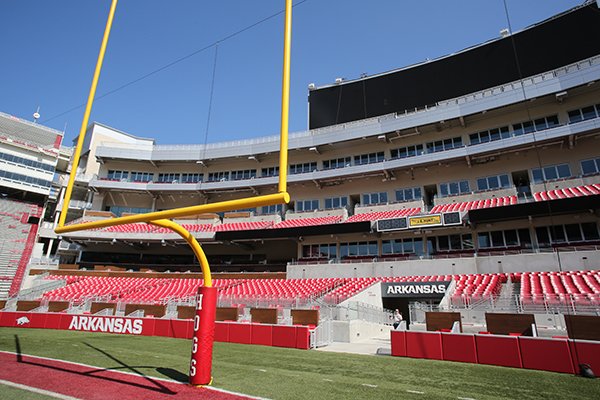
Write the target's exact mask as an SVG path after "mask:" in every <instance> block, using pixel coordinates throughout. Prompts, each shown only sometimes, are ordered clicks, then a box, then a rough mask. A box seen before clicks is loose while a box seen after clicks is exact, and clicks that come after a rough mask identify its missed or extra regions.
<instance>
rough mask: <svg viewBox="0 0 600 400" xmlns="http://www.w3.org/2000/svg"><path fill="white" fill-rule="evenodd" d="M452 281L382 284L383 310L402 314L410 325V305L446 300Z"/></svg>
mask: <svg viewBox="0 0 600 400" xmlns="http://www.w3.org/2000/svg"><path fill="white" fill-rule="evenodd" d="M449 286H450V281H437V282H394V283H392V282H385V283H382V284H381V300H382V301H383V308H387V309H389V310H395V309H396V308H397V309H399V310H400V312H401V313H402V317H403V319H404V320H405V321H406V324H407V326H408V324H410V319H411V315H410V310H409V305H410V304H412V303H416V302H421V303H429V304H432V303H436V304H439V302H440V301H441V300H442V299H443V298H444V296H445V295H446V292H447V290H448V287H449Z"/></svg>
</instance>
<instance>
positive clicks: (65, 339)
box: [0, 328, 600, 400]
mask: <svg viewBox="0 0 600 400" xmlns="http://www.w3.org/2000/svg"><path fill="white" fill-rule="evenodd" d="M0 350H2V351H8V352H13V353H20V354H24V355H36V356H41V357H47V358H52V359H60V360H67V361H72V362H77V363H82V364H87V365H93V366H97V367H100V368H103V369H108V370H117V371H123V372H129V373H132V374H135V375H141V376H146V377H157V378H164V379H172V380H176V381H186V379H187V369H188V363H189V357H190V341H188V340H183V339H171V338H162V337H142V336H125V335H110V334H95V333H82V332H69V331H52V330H41V329H40V330H38V329H18V328H0ZM14 357H16V355H15V356H14ZM213 376H214V382H213V386H214V387H216V388H220V389H225V390H229V391H233V392H237V393H242V394H246V395H250V396H257V397H264V398H270V399H307V400H317V399H392V398H402V399H459V400H465V399H476V400H487V399H597V398H600V380H591V379H585V378H580V377H576V376H572V375H566V374H557V373H549V372H541V371H529V370H523V369H511V368H502V367H492V366H482V365H471V364H463V363H453V362H439V361H431V360H417V359H409V358H397V357H390V356H365V355H356V354H342V353H329V352H319V351H314V350H311V351H306V350H294V349H281V348H274V347H264V346H251V345H237V344H230V343H215V348H214V363H213ZM89 379H96V378H95V377H94V376H89ZM64 385H69V382H68V381H67V382H64ZM97 388H98V389H97V390H98V391H99V393H101V392H102V381H99V382H98V385H97ZM0 390H1V392H2V398H3V399H13V398H14V399H23V398H27V399H29V398H40V399H42V398H49V397H46V396H45V395H43V394H34V393H31V392H25V391H21V390H19V389H17V388H13V387H7V386H5V385H0ZM174 397H175V398H176V397H177V396H174ZM148 398H152V396H149V397H148Z"/></svg>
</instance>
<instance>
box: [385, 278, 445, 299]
mask: <svg viewBox="0 0 600 400" xmlns="http://www.w3.org/2000/svg"><path fill="white" fill-rule="evenodd" d="M448 286H450V282H448V281H445V282H442V281H440V282H384V283H382V284H381V297H411V298H420V297H429V298H436V297H437V298H441V297H444V295H445V294H446V290H448Z"/></svg>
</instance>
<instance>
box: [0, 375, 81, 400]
mask: <svg viewBox="0 0 600 400" xmlns="http://www.w3.org/2000/svg"><path fill="white" fill-rule="evenodd" d="M0 384H1V385H6V386H11V387H14V388H17V389H21V390H26V391H28V392H33V393H36V394H43V395H44V396H49V397H54V398H55V399H61V400H79V399H78V398H77V397H71V396H67V395H65V394H61V393H56V392H51V391H49V390H44V389H38V388H35V387H32V386H27V385H22V384H20V383H15V382H10V381H5V380H3V379H0Z"/></svg>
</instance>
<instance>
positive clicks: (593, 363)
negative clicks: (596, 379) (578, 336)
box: [569, 340, 600, 376]
mask: <svg viewBox="0 0 600 400" xmlns="http://www.w3.org/2000/svg"><path fill="white" fill-rule="evenodd" d="M569 342H570V345H571V346H570V347H571V357H573V366H574V368H575V370H576V373H579V371H580V370H579V364H588V365H589V366H590V367H591V368H592V370H593V371H594V374H596V376H598V375H600V372H599V371H600V342H592V341H589V340H570V341H569Z"/></svg>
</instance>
